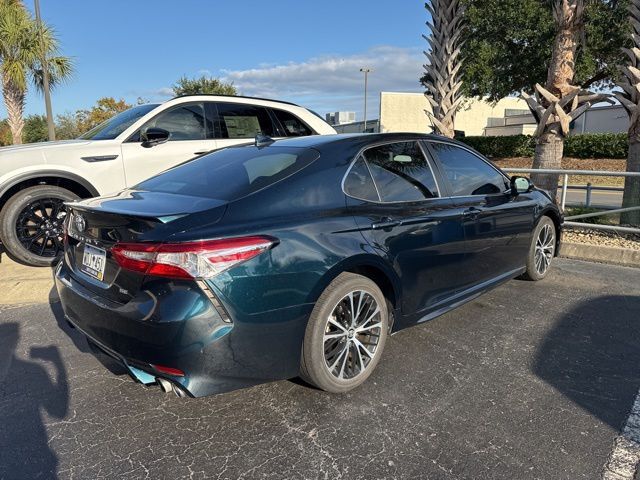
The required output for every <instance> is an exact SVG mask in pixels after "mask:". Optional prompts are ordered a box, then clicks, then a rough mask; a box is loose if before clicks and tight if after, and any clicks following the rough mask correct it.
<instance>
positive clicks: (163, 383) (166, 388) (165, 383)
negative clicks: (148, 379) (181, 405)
mask: <svg viewBox="0 0 640 480" xmlns="http://www.w3.org/2000/svg"><path fill="white" fill-rule="evenodd" d="M156 380H157V381H158V383H159V384H160V388H162V391H163V392H164V393H167V392H170V391H171V390H173V385H171V382H170V381H169V380H166V379H164V378H160V377H158V378H156Z"/></svg>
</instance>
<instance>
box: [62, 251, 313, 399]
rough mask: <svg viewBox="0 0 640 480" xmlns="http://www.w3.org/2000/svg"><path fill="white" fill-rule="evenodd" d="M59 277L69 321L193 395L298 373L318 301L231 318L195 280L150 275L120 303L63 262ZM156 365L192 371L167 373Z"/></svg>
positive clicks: (126, 360) (118, 355)
mask: <svg viewBox="0 0 640 480" xmlns="http://www.w3.org/2000/svg"><path fill="white" fill-rule="evenodd" d="M55 281H56V288H57V290H58V294H59V296H60V301H61V304H62V308H63V310H64V313H65V316H66V317H67V320H68V321H69V322H70V323H71V324H72V325H74V326H75V327H76V328H77V329H78V330H80V331H81V332H82V333H83V334H84V335H86V336H87V337H88V339H89V340H90V341H92V342H93V343H94V344H95V345H96V346H98V347H99V348H100V349H101V350H103V351H104V352H105V353H107V354H108V355H110V356H111V357H113V358H115V359H117V360H118V361H119V362H121V363H122V364H124V365H125V366H126V367H127V368H128V369H129V371H130V372H132V370H131V367H133V369H134V370H133V371H135V369H138V370H141V371H143V372H146V373H148V374H150V375H153V376H154V378H164V379H167V380H169V381H170V382H172V383H173V384H174V385H177V386H178V387H179V388H180V389H181V390H182V391H183V392H185V393H187V394H188V395H190V396H195V397H199V396H205V395H210V394H213V393H221V392H225V391H229V390H234V389H237V388H243V387H248V386H252V385H256V384H259V383H263V382H266V381H271V380H279V379H285V378H291V377H293V376H296V375H297V374H298V371H299V365H300V351H301V346H302V340H303V337H304V330H305V328H306V321H307V319H308V316H309V313H310V311H311V308H312V305H301V306H297V307H290V308H284V309H279V310H274V311H270V312H263V313H259V314H243V315H241V316H236V317H234V318H233V321H232V322H231V323H230V322H229V321H228V319H227V321H226V322H225V320H223V316H221V314H220V313H219V311H218V310H217V309H216V307H215V306H214V304H213V303H212V301H211V300H210V299H209V297H208V296H207V294H206V293H205V292H204V291H203V290H201V289H200V287H198V286H197V284H196V283H195V282H190V281H177V280H176V281H174V280H167V279H158V280H153V281H148V282H146V283H145V285H144V289H142V290H141V292H140V293H139V294H138V296H137V297H135V298H134V299H133V300H131V301H129V302H128V303H126V304H117V303H114V302H110V301H108V300H105V299H101V298H97V297H96V296H95V295H94V294H93V293H92V292H90V291H89V290H87V289H86V288H84V287H83V286H82V285H81V284H80V283H79V282H78V281H77V280H76V279H75V278H74V277H73V276H72V275H71V272H70V271H69V269H68V268H67V267H66V265H65V263H64V262H60V264H59V265H58V267H57V268H56V274H55ZM220 300H221V302H220V303H221V304H224V301H223V299H220ZM154 365H161V366H167V367H171V368H177V369H179V370H181V371H183V372H184V373H185V375H184V376H182V377H180V376H170V375H165V374H163V373H161V372H159V371H158V370H157V369H155V368H154V367H153V366H154ZM132 373H133V372H132ZM134 376H135V377H136V378H138V379H139V380H140V376H136V375H134ZM143 383H146V382H143Z"/></svg>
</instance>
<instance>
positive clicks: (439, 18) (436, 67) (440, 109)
mask: <svg viewBox="0 0 640 480" xmlns="http://www.w3.org/2000/svg"><path fill="white" fill-rule="evenodd" d="M424 6H425V8H426V9H427V11H428V12H429V13H430V14H431V21H430V22H427V26H428V27H429V30H430V31H431V33H430V34H429V36H428V37H427V36H426V35H423V36H422V37H423V38H424V39H425V40H426V41H427V42H428V43H429V51H428V52H424V54H425V56H426V57H427V63H426V64H425V65H424V69H425V75H424V77H422V79H421V81H422V83H423V85H424V86H425V87H426V89H427V92H426V93H425V95H426V97H427V100H428V101H429V103H430V104H431V107H432V108H433V113H432V112H430V111H428V110H425V113H426V114H427V117H429V119H430V120H431V123H432V124H433V127H434V130H435V131H437V132H438V133H440V134H441V135H444V136H446V137H450V138H453V136H454V133H455V131H454V123H455V118H456V112H457V111H458V108H460V103H461V102H462V91H461V88H462V81H461V80H460V75H459V72H460V67H461V66H462V62H461V60H460V49H461V48H462V40H461V38H462V33H463V24H462V21H463V14H464V5H463V4H462V2H461V1H460V0H429V1H427V2H426V3H425V4H424Z"/></svg>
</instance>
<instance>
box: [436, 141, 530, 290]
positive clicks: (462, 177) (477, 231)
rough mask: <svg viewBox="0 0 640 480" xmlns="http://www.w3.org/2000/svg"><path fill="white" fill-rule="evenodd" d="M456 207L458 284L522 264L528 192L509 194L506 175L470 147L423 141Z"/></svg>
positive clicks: (468, 283)
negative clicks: (459, 217)
mask: <svg viewBox="0 0 640 480" xmlns="http://www.w3.org/2000/svg"><path fill="white" fill-rule="evenodd" d="M428 144H429V146H430V148H431V150H432V152H433V155H434V158H435V159H436V160H437V161H438V167H439V169H440V171H441V172H442V174H443V177H444V178H443V181H446V182H448V187H449V190H450V192H451V195H452V200H453V202H454V204H455V206H456V207H457V208H459V209H461V210H462V214H463V228H464V234H465V242H466V249H467V256H466V259H465V262H464V263H465V265H466V267H467V272H466V274H465V276H464V278H465V285H464V288H471V287H473V286H475V285H477V284H479V283H482V282H484V281H488V280H491V279H493V278H495V277H497V276H499V275H501V274H505V273H508V272H512V271H513V270H515V269H518V268H520V267H522V266H524V264H525V261H526V255H527V251H528V248H529V242H530V235H531V231H532V229H533V221H534V213H535V208H536V203H535V201H534V200H533V199H532V197H531V195H529V194H523V195H518V196H513V195H511V192H510V187H509V179H508V178H507V177H506V176H505V175H504V174H503V173H502V172H500V171H499V170H498V169H497V168H495V167H494V166H493V165H491V164H490V163H489V162H488V161H486V160H485V159H483V158H481V157H480V156H479V155H477V154H475V153H474V152H472V151H471V150H468V149H466V148H464V147H460V146H457V145H454V144H451V143H446V142H438V141H429V142H428Z"/></svg>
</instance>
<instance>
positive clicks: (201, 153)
mask: <svg viewBox="0 0 640 480" xmlns="http://www.w3.org/2000/svg"><path fill="white" fill-rule="evenodd" d="M210 151H211V150H202V151H201V152H193V154H194V155H204V154H205V153H209V152H210Z"/></svg>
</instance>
